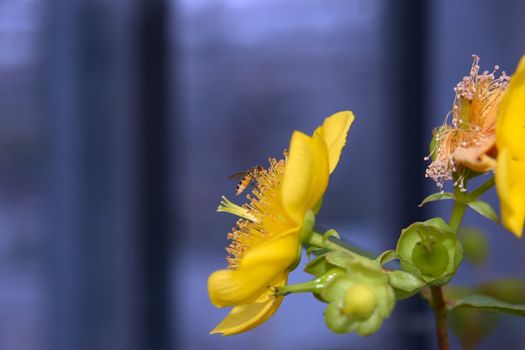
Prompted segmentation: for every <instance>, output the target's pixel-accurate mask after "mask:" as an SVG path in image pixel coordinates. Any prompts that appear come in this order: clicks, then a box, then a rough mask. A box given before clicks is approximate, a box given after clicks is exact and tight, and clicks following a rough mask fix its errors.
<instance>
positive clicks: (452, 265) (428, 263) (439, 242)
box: [396, 218, 463, 286]
mask: <svg viewBox="0 0 525 350" xmlns="http://www.w3.org/2000/svg"><path fill="white" fill-rule="evenodd" d="M396 250H397V255H398V257H399V261H400V265H401V268H402V269H403V270H404V271H407V272H410V273H412V274H413V275H415V276H416V277H418V278H419V279H421V280H423V281H424V282H426V283H428V284H430V285H433V286H441V285H443V284H446V283H448V281H450V279H451V278H452V277H453V276H454V274H455V273H456V271H457V269H458V267H459V265H460V263H461V260H462V259H463V249H462V247H461V244H460V242H459V241H458V239H457V238H456V235H455V234H454V233H453V232H452V230H451V229H450V227H449V226H448V224H447V223H445V221H443V219H441V218H433V219H430V220H427V221H425V222H416V223H413V224H412V225H410V226H409V227H407V228H406V229H404V230H402V232H401V236H400V238H399V240H398V243H397V249H396ZM425 252H426V254H428V255H425Z"/></svg>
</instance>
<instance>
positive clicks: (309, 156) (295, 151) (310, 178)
mask: <svg viewBox="0 0 525 350" xmlns="http://www.w3.org/2000/svg"><path fill="white" fill-rule="evenodd" d="M328 176H329V173H328V151H327V147H326V144H325V142H324V141H323V140H322V139H321V138H320V137H310V136H308V135H305V134H303V133H302V132H299V131H296V132H294V133H293V135H292V139H291V141H290V153H289V155H288V159H287V161H286V169H285V171H284V178H283V183H282V201H283V205H284V207H285V209H286V211H287V212H288V214H289V215H290V217H291V218H292V219H293V220H294V221H295V222H296V223H298V224H302V222H303V218H304V215H305V213H306V212H307V211H308V210H309V209H311V208H313V207H314V206H315V205H316V203H318V202H319V200H320V199H321V198H322V196H323V194H324V192H325V191H326V187H327V186H328Z"/></svg>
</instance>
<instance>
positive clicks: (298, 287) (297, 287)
mask: <svg viewBox="0 0 525 350" xmlns="http://www.w3.org/2000/svg"><path fill="white" fill-rule="evenodd" d="M314 281H315V280H314ZM314 281H309V282H303V283H296V284H288V285H285V286H282V287H277V288H276V289H275V295H277V296H280V295H288V294H290V293H308V292H312V291H314V290H316V289H317V285H316V284H315V283H313V282H314Z"/></svg>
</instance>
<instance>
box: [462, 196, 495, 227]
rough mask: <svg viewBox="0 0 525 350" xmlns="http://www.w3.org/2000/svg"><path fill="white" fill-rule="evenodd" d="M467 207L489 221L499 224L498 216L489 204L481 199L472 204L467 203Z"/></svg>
mask: <svg viewBox="0 0 525 350" xmlns="http://www.w3.org/2000/svg"><path fill="white" fill-rule="evenodd" d="M467 205H468V206H469V207H471V208H472V209H473V210H475V211H476V212H478V213H479V214H481V215H483V216H484V217H486V218H487V219H490V220H492V221H494V222H498V214H496V212H495V211H494V209H493V208H492V207H491V206H490V204H488V203H487V202H485V201H482V200H481V199H474V200H473V201H471V202H467Z"/></svg>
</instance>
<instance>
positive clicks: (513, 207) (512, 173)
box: [496, 55, 525, 237]
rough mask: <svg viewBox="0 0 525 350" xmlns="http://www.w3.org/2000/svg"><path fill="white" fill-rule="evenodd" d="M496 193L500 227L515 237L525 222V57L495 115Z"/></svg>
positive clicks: (521, 231)
mask: <svg viewBox="0 0 525 350" xmlns="http://www.w3.org/2000/svg"><path fill="white" fill-rule="evenodd" d="M496 144H497V147H498V158H497V164H496V189H497V191H498V196H499V198H500V202H501V216H502V222H503V225H504V226H505V227H506V228H507V229H508V230H510V231H511V232H512V233H514V234H515V235H516V236H517V237H521V235H522V234H523V223H524V221H525V55H524V56H523V57H522V58H521V61H520V64H519V65H518V69H517V70H516V73H515V74H514V75H513V76H512V81H511V83H510V86H509V89H508V92H507V93H506V94H505V97H504V98H503V101H502V102H501V107H500V110H499V114H498V124H497V127H496Z"/></svg>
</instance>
